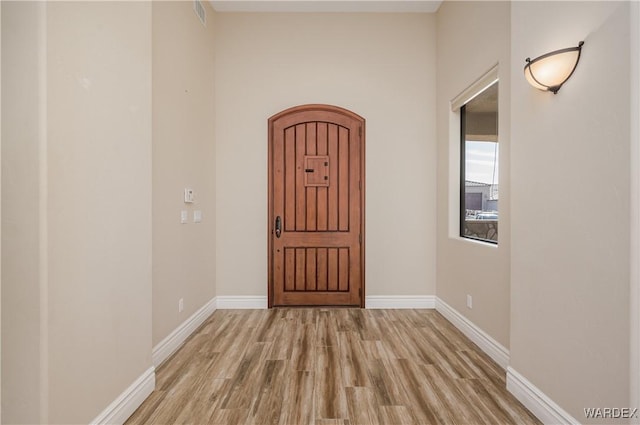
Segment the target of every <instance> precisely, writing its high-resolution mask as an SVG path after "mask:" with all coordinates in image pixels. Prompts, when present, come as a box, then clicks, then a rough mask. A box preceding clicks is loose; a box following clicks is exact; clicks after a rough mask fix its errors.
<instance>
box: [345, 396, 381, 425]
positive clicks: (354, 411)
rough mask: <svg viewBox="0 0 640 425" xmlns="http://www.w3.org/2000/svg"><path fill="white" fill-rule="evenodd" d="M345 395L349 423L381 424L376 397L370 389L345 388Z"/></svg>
mask: <svg viewBox="0 0 640 425" xmlns="http://www.w3.org/2000/svg"><path fill="white" fill-rule="evenodd" d="M346 394H347V404H348V406H349V421H350V422H351V423H354V424H371V425H378V424H381V423H382V422H381V421H380V409H379V407H378V404H377V403H376V397H375V395H374V394H373V391H372V390H371V389H370V388H365V387H347V388H346Z"/></svg>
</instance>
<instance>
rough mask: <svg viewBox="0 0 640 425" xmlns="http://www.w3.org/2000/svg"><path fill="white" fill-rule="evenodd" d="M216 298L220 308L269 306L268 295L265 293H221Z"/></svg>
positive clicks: (263, 307)
mask: <svg viewBox="0 0 640 425" xmlns="http://www.w3.org/2000/svg"><path fill="white" fill-rule="evenodd" d="M216 300H217V301H216V308H217V309H218V310H236V309H258V310H260V309H265V308H267V297H266V296H264V295H219V296H218V297H216Z"/></svg>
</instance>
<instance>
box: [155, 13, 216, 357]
mask: <svg viewBox="0 0 640 425" xmlns="http://www.w3.org/2000/svg"><path fill="white" fill-rule="evenodd" d="M203 6H204V7H205V10H206V13H207V15H206V16H207V18H206V26H204V25H202V23H201V22H200V20H199V19H198V17H197V16H196V14H195V13H194V11H193V3H192V2H185V1H163V2H154V3H153V4H152V6H151V7H152V9H153V25H152V27H153V40H152V50H153V55H152V56H153V67H152V74H153V104H152V113H153V118H152V120H153V147H152V152H153V153H152V161H153V309H152V310H153V346H154V347H155V346H157V345H158V343H160V342H161V341H162V340H163V339H164V338H165V337H167V335H169V334H170V333H171V332H172V331H173V330H174V329H176V328H177V327H178V326H179V325H181V324H182V323H183V322H184V321H185V320H187V319H188V318H189V317H190V316H191V315H192V314H194V313H195V312H196V311H197V310H198V309H200V308H201V307H202V306H203V305H204V304H205V303H207V302H208V301H209V300H211V299H212V298H213V297H214V296H215V264H216V259H215V240H216V234H215V223H216V220H215V196H216V192H215V169H216V167H215V147H214V140H213V128H214V127H213V113H214V112H213V105H214V98H213V83H214V79H213V73H214V70H213V64H214V49H213V40H214V39H213V31H214V25H215V22H214V13H213V10H212V9H211V6H210V5H209V4H208V2H203ZM185 188H191V189H193V190H194V192H195V202H194V203H193V204H186V203H184V196H183V194H184V189H185ZM183 210H184V211H187V213H188V223H186V224H181V223H180V212H181V211H183ZM195 211H201V212H202V221H201V222H200V223H194V220H193V213H194V212H195ZM180 299H182V300H183V301H184V310H183V311H182V312H180V311H178V301H179V300H180Z"/></svg>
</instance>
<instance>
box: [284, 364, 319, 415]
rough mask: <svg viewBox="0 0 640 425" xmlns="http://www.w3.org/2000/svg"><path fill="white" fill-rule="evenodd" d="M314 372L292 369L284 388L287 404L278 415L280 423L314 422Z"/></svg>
mask: <svg viewBox="0 0 640 425" xmlns="http://www.w3.org/2000/svg"><path fill="white" fill-rule="evenodd" d="M313 384H314V372H309V371H305V370H303V371H299V370H297V371H293V372H291V378H290V379H289V382H288V385H287V388H286V389H285V396H284V397H285V400H288V401H289V402H288V403H287V406H285V408H284V409H283V411H282V415H281V416H280V425H290V424H299V425H310V424H313V423H314V420H315V417H314V411H313Z"/></svg>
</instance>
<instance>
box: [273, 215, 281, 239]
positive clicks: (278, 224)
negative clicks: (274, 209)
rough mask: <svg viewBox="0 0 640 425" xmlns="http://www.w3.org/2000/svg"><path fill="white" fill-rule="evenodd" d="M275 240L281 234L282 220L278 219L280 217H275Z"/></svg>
mask: <svg viewBox="0 0 640 425" xmlns="http://www.w3.org/2000/svg"><path fill="white" fill-rule="evenodd" d="M275 232H276V238H279V237H280V234H281V233H282V219H281V218H280V216H277V217H276V230H275Z"/></svg>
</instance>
